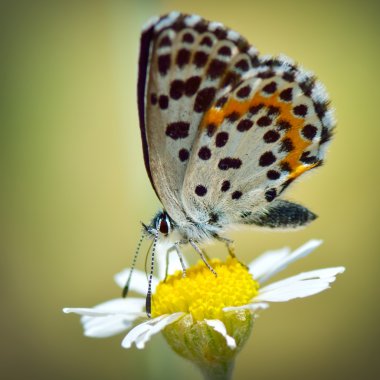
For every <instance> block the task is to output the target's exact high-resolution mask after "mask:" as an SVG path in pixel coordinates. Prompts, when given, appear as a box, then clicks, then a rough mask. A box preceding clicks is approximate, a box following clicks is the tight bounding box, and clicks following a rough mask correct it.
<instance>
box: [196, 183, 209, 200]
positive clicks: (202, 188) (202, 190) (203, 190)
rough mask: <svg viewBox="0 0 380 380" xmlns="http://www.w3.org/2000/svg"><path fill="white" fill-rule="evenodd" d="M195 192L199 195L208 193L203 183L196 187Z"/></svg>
mask: <svg viewBox="0 0 380 380" xmlns="http://www.w3.org/2000/svg"><path fill="white" fill-rule="evenodd" d="M195 194H196V195H198V196H199V197H204V196H205V195H206V194H207V188H206V187H205V186H203V185H198V186H197V187H196V188H195Z"/></svg>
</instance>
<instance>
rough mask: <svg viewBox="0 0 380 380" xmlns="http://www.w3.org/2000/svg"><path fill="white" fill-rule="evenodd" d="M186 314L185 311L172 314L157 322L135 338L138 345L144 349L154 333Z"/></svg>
mask: <svg viewBox="0 0 380 380" xmlns="http://www.w3.org/2000/svg"><path fill="white" fill-rule="evenodd" d="M184 314H185V313H184V312H178V313H174V314H170V315H168V316H167V317H166V318H164V319H162V320H161V321H159V322H158V323H156V324H155V325H154V326H153V327H152V328H151V329H150V330H148V331H145V332H144V333H142V334H141V335H139V336H138V337H137V339H136V340H135V343H136V347H137V348H138V349H140V350H141V349H143V348H144V347H145V343H146V342H148V341H149V340H150V338H151V337H152V336H153V335H155V334H157V333H159V332H160V331H162V330H163V329H164V328H165V327H166V326H168V325H170V324H171V323H173V322H175V321H177V320H178V319H179V318H180V317H182V316H183V315H184Z"/></svg>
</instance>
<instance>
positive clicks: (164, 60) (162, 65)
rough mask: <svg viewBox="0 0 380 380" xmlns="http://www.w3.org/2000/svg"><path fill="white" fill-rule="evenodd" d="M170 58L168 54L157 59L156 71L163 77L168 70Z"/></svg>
mask: <svg viewBox="0 0 380 380" xmlns="http://www.w3.org/2000/svg"><path fill="white" fill-rule="evenodd" d="M170 63H171V58H170V54H164V55H160V56H159V57H158V71H159V72H160V74H161V75H163V76H165V75H166V74H167V72H168V71H169V69H170Z"/></svg>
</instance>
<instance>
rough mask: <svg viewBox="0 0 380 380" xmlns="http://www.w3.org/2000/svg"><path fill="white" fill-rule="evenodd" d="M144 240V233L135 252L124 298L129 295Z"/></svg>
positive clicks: (124, 289) (124, 290)
mask: <svg viewBox="0 0 380 380" xmlns="http://www.w3.org/2000/svg"><path fill="white" fill-rule="evenodd" d="M143 239H144V233H142V235H141V237H140V240H139V243H138V244H137V248H136V251H135V255H134V256H133V260H132V265H131V270H130V271H129V275H128V279H127V282H126V283H125V286H124V288H123V293H122V296H123V298H125V297H126V296H127V295H128V290H129V284H130V282H131V279H132V274H133V271H134V269H135V266H136V261H137V256H138V255H139V252H140V248H141V243H142V241H143Z"/></svg>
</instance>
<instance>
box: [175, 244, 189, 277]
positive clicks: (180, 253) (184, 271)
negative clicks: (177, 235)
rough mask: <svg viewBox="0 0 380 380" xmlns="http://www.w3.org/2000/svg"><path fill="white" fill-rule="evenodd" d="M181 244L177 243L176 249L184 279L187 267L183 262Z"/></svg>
mask: <svg viewBox="0 0 380 380" xmlns="http://www.w3.org/2000/svg"><path fill="white" fill-rule="evenodd" d="M179 244H180V243H175V244H174V248H175V250H176V252H177V255H178V258H179V261H180V263H181V267H182V277H186V267H185V263H184V261H183V255H182V252H181V250H180V249H179Z"/></svg>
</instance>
